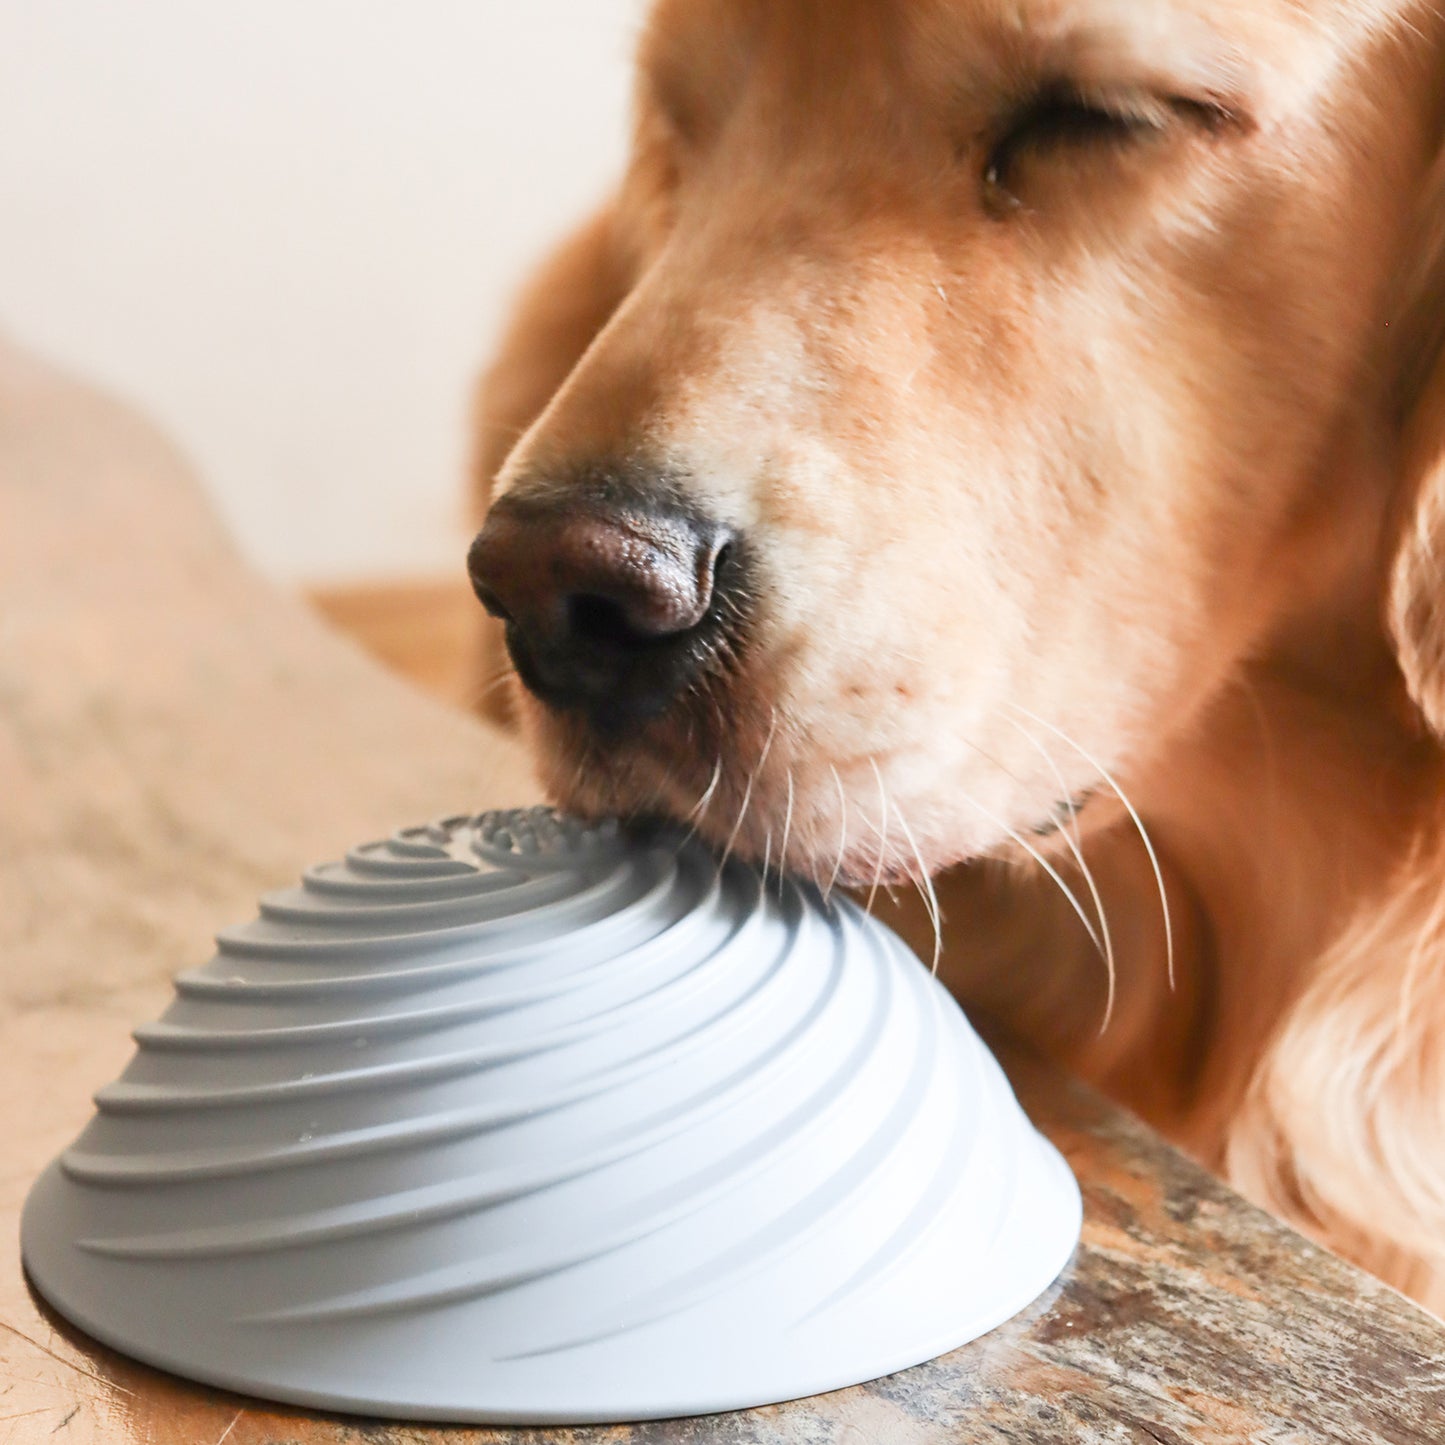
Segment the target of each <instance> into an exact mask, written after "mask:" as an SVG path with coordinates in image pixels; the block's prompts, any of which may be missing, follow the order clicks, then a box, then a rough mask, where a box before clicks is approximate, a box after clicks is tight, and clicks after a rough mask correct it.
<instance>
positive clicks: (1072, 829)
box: [1010, 719, 1119, 1036]
mask: <svg viewBox="0 0 1445 1445" xmlns="http://www.w3.org/2000/svg"><path fill="white" fill-rule="evenodd" d="M1012 721H1013V720H1012V719H1010V722H1012ZM1013 726H1014V727H1015V728H1017V729H1018V731H1019V732H1021V733H1022V734H1023V735H1024V737H1026V738H1027V739H1028V740H1029V742H1031V743H1032V744H1033V745H1034V747H1035V748H1037V749H1038V751H1039V752H1040V753H1041V754H1042V755H1043V759H1044V761H1045V762H1046V763H1047V764H1048V765H1049V768H1050V770H1051V771H1052V773H1053V775H1054V778H1055V780H1056V781H1057V783H1058V785H1059V796H1060V797H1062V798H1063V800H1064V808H1065V810H1066V811H1067V814H1068V823H1067V826H1066V827H1065V828H1064V829H1063V830H1062V836H1063V839H1064V845H1065V847H1067V848H1068V850H1069V852H1070V854H1072V856H1073V859H1074V862H1075V863H1076V864H1077V865H1078V869H1079V872H1080V873H1081V874H1082V875H1083V879H1084V885H1085V887H1087V888H1088V890H1089V897H1090V899H1091V900H1092V902H1093V905H1094V914H1095V916H1096V917H1097V918H1098V920H1099V932H1100V933H1101V934H1102V935H1103V938H1104V967H1105V968H1106V969H1107V970H1108V973H1109V980H1108V991H1107V993H1106V994H1105V997H1104V1019H1103V1022H1102V1023H1101V1024H1100V1025H1099V1033H1100V1035H1101V1036H1102V1035H1103V1034H1105V1033H1107V1032H1108V1030H1109V1025H1110V1024H1111V1023H1112V1022H1113V1020H1114V1004H1115V1001H1116V999H1117V995H1118V987H1119V974H1118V969H1117V968H1116V966H1115V962H1114V938H1113V934H1112V933H1111V932H1110V930H1109V915H1108V913H1107V912H1106V911H1105V909H1104V900H1103V898H1102V897H1101V896H1100V894H1099V885H1098V883H1097V882H1096V881H1095V878H1094V870H1093V869H1092V868H1090V867H1089V864H1088V862H1087V860H1086V859H1085V858H1084V841H1083V835H1082V834H1081V833H1080V831H1079V810H1078V809H1077V808H1076V807H1075V806H1074V800H1073V798H1072V796H1070V793H1069V785H1068V783H1067V782H1066V781H1065V780H1064V774H1063V769H1062V768H1060V767H1059V764H1058V761H1057V760H1056V759H1055V757H1054V755H1053V754H1052V753H1051V752H1050V751H1049V750H1048V749H1047V748H1046V747H1045V746H1044V745H1043V743H1041V742H1040V741H1039V739H1038V738H1036V737H1035V736H1034V735H1033V734H1032V733H1031V732H1030V731H1029V730H1028V729H1027V728H1026V727H1024V725H1023V724H1022V723H1018V722H1014V723H1013Z"/></svg>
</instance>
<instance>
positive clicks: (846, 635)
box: [472, 0, 1441, 881]
mask: <svg viewBox="0 0 1445 1445" xmlns="http://www.w3.org/2000/svg"><path fill="white" fill-rule="evenodd" d="M1419 8H1420V13H1419V14H1414V13H1405V7H1403V6H1402V5H1399V4H1391V3H1388V0H1380V3H1343V0H1341V3H1336V0H1318V3H1311V4H1309V5H1299V4H1297V3H1294V0H1237V3H1224V4H1221V3H1218V0H1210V3H1204V0H1024V3H1022V4H1019V3H1015V0H1008V3H1001V0H664V3H663V4H662V5H661V7H660V8H659V9H658V11H657V12H656V14H655V15H654V17H653V19H652V23H651V25H650V27H649V29H648V32H647V34H646V37H645V40H644V43H643V49H642V57H641V64H640V82H639V90H638V117H637V126H636V140H635V146H634V153H633V159H632V164H631V167H630V171H629V174H628V176H627V178H626V180H625V183H624V185H623V187H622V190H621V192H620V195H619V198H618V200H617V202H616V204H615V206H614V207H613V209H612V211H611V213H610V217H609V219H608V222H607V226H608V236H607V240H606V244H607V245H608V246H609V247H610V248H611V250H612V254H613V255H614V256H615V257H621V258H623V260H622V262H621V263H620V269H621V270H622V271H623V272H624V273H625V280H624V281H623V283H622V284H621V285H620V286H619V288H618V292H619V294H618V295H617V297H616V298H615V300H616V304H615V307H614V308H613V309H612V310H611V313H610V316H609V318H608V319H607V321H606V324H605V325H604V326H602V328H601V330H600V331H599V332H598V333H597V335H596V336H595V338H594V339H592V341H591V344H590V345H589V346H588V347H587V349H586V350H585V352H584V353H583V354H582V355H581V357H580V359H579V360H578V361H577V364H576V365H575V367H574V368H573V370H572V371H571V373H570V375H569V376H568V378H567V380H566V381H565V383H564V384H563V385H562V387H561V388H560V390H559V391H558V392H557V394H556V395H555V397H554V398H553V400H552V401H551V403H550V405H548V406H547V408H546V410H545V411H544V412H543V413H542V415H541V416H540V418H538V419H537V421H536V422H535V424H534V425H533V426H532V427H531V428H530V430H529V431H528V432H527V433H526V435H525V436H524V437H523V438H522V439H521V441H520V442H519V444H518V445H517V446H516V448H515V450H514V451H513V452H512V454H511V456H510V458H509V460H508V461H507V463H506V465H505V467H504V468H503V471H502V473H501V476H500V479H499V482H498V487H497V500H496V502H495V504H494V506H493V509H492V512H491V515H490V517H489V520H488V522H487V525H486V527H485V528H484V530H483V532H482V534H481V535H480V536H479V538H478V540H477V543H476V544H475V546H474V549H473V554H472V563H473V573H474V578H475V580H476V581H477V584H478V589H479V592H480V593H481V595H482V597H483V600H484V601H486V602H487V604H488V605H489V606H490V607H491V608H492V609H493V610H494V611H495V612H497V613H498V614H499V615H501V616H502V617H504V618H505V620H506V626H507V634H508V643H509V647H510V649H511V652H512V655H513V658H514V660H515V663H516V667H517V671H518V673H519V675H520V677H521V680H522V682H523V683H524V684H525V687H526V689H527V691H526V693H525V695H524V696H523V697H522V699H521V702H522V713H523V716H524V718H525V721H526V724H527V726H528V728H529V731H530V733H531V735H532V737H533V739H534V741H535V745H536V748H537V751H538V754H539V758H540V760H541V763H542V767H543V771H544V776H545V778H546V780H547V782H548V783H549V785H550V787H551V790H552V791H553V792H554V793H555V794H556V795H557V796H558V798H559V799H560V800H561V801H563V802H565V803H566V804H568V805H569V806H572V807H574V808H579V809H581V810H584V811H623V812H628V811H660V812H664V813H668V814H672V815H675V816H679V817H689V816H690V817H693V818H695V820H696V822H697V824H698V826H699V827H700V829H701V830H702V831H703V832H704V833H705V834H706V835H708V836H710V837H712V838H713V839H714V840H716V841H718V842H720V843H721V842H729V841H730V842H731V843H732V844H733V845H734V846H736V847H737V848H739V849H740V850H741V851H743V852H745V853H748V854H750V855H753V856H761V855H763V854H764V853H765V852H770V853H771V856H772V858H773V860H774V861H777V860H778V858H779V854H780V851H782V850H783V849H784V848H786V852H787V860H786V861H787V862H788V863H789V864H790V865H791V866H794V867H798V868H801V869H802V870H803V871H805V872H806V871H811V872H814V873H815V874H818V875H819V876H824V877H826V876H827V875H829V874H831V873H833V872H834V871H835V870H837V871H839V872H840V873H841V875H842V876H843V877H845V878H850V879H853V880H855V881H859V880H866V879H868V878H870V877H873V876H874V875H875V874H876V873H878V872H881V873H882V874H884V875H885V876H887V875H894V874H905V873H910V872H916V871H917V870H918V869H920V868H923V867H925V866H926V867H927V868H929V869H932V868H935V867H937V866H940V865H942V864H946V863H948V862H951V861H954V860H957V859H960V858H963V857H966V856H971V855H975V854H977V853H980V852H983V851H986V850H988V849H989V848H991V847H993V846H995V845H997V844H999V843H1001V842H1002V841H1003V840H1005V839H1007V838H1008V837H1010V836H1013V835H1016V834H1023V833H1025V832H1026V831H1028V830H1038V829H1046V828H1047V827H1048V825H1049V823H1050V820H1051V819H1052V818H1053V817H1054V815H1055V814H1056V811H1057V810H1058V808H1059V807H1060V805H1061V804H1063V803H1065V802H1066V800H1068V799H1069V798H1071V797H1075V796H1077V795H1081V794H1084V793H1087V792H1088V791H1089V790H1090V789H1091V788H1093V787H1094V786H1095V785H1096V784H1097V782H1098V781H1099V779H1100V778H1101V777H1102V776H1104V775H1105V774H1106V773H1107V772H1108V771H1109V770H1114V769H1117V770H1121V771H1122V772H1123V773H1124V774H1125V775H1127V776H1129V777H1131V778H1140V777H1143V776H1145V775H1146V774H1147V772H1148V770H1149V769H1150V768H1151V767H1156V766H1158V764H1159V760H1160V759H1161V758H1167V755H1168V748H1169V744H1170V742H1171V740H1173V739H1177V738H1179V737H1180V736H1181V735H1183V734H1184V733H1186V732H1187V730H1189V729H1190V728H1191V727H1192V726H1193V725H1194V724H1195V723H1196V721H1197V719H1198V717H1199V715H1200V712H1201V709H1203V708H1204V707H1205V706H1207V704H1208V702H1209V700H1210V699H1211V698H1212V697H1213V696H1214V695H1216V694H1217V692H1218V691H1219V689H1220V688H1221V687H1223V686H1224V685H1225V684H1226V682H1227V681H1228V679H1229V678H1230V677H1231V676H1232V675H1233V673H1234V672H1235V670H1236V669H1237V668H1238V667H1239V666H1240V664H1241V661H1242V660H1243V659H1246V658H1249V657H1251V656H1256V655H1258V654H1259V653H1260V652H1262V651H1266V650H1268V649H1270V648H1272V647H1280V646H1297V648H1298V649H1299V653H1300V657H1301V658H1302V659H1303V662H1302V665H1306V666H1307V665H1309V660H1310V657H1311V655H1312V649H1315V650H1320V649H1322V648H1324V647H1326V646H1327V644H1325V643H1323V642H1321V640H1320V639H1321V638H1323V637H1325V636H1326V635H1328V634H1329V632H1330V628H1331V627H1332V626H1333V622H1332V621H1331V619H1332V618H1334V616H1335V614H1336V613H1338V612H1339V611H1340V610H1341V609H1348V608H1349V607H1351V606H1353V605H1355V603H1356V602H1357V601H1358V597H1359V595H1360V594H1361V592H1362V590H1363V591H1365V592H1368V590H1369V589H1371V588H1374V589H1376V592H1377V593H1378V591H1379V590H1380V589H1381V588H1382V587H1383V580H1382V579H1383V573H1384V570H1385V564H1384V561H1383V554H1384V542H1385V539H1386V535H1387V532H1388V529H1389V528H1390V527H1391V526H1392V524H1393V520H1392V519H1393V517H1394V513H1393V511H1392V508H1394V507H1395V505H1396V503H1397V501H1398V493H1399V486H1398V481H1397V477H1398V472H1399V468H1398V465H1397V464H1398V454H1399V435H1398V433H1399V428H1398V427H1397V426H1396V425H1395V402H1396V393H1397V388H1398V385H1399V378H1398V375H1397V372H1398V370H1399V368H1398V366H1397V365H1396V364H1395V361H1394V359H1393V351H1392V348H1391V343H1390V339H1389V335H1388V331H1387V327H1388V323H1389V321H1390V320H1391V317H1392V316H1394V315H1396V314H1397V313H1396V311H1395V309H1394V308H1396V307H1397V306H1398V296H1397V295H1396V292H1395V290H1394V287H1393V281H1394V278H1395V276H1396V273H1397V272H1398V271H1399V270H1400V268H1401V266H1402V262H1403V259H1404V257H1405V256H1406V254H1407V252H1408V250H1409V248H1410V247H1411V246H1412V245H1413V244H1414V242H1413V240H1412V236H1413V232H1414V212H1415V206H1416V199H1417V197H1418V194H1419V192H1420V189H1421V186H1422V184H1423V178H1424V177H1425V175H1426V174H1427V172H1428V169H1429V165H1430V159H1431V156H1432V154H1433V151H1434V148H1435V147H1436V146H1437V144H1438V131H1439V126H1440V119H1441V118H1440V115H1439V114H1438V113H1437V109H1438V106H1439V102H1438V101H1437V100H1435V99H1432V97H1433V96H1434V94H1435V88H1434V87H1433V85H1432V69H1433V66H1434V54H1433V50H1434V45H1435V40H1434V38H1433V36H1434V32H1433V30H1431V27H1432V26H1435V25H1436V23H1437V22H1435V21H1433V20H1427V18H1426V9H1427V7H1425V6H1423V5H1422V6H1421V7H1419ZM1426 31H1429V32H1430V37H1429V38H1427V36H1426V34H1425V33H1424V32H1426ZM1427 52H1428V53H1427ZM613 269H614V270H617V269H619V267H614V268H613ZM1066 739H1067V741H1066Z"/></svg>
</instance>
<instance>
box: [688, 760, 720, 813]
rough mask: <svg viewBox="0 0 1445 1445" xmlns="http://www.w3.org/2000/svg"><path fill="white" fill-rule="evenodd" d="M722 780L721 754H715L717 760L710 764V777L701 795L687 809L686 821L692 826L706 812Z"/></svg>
mask: <svg viewBox="0 0 1445 1445" xmlns="http://www.w3.org/2000/svg"><path fill="white" fill-rule="evenodd" d="M721 780H722V754H721V753H719V754H718V755H717V762H715V763H714V764H713V766H712V777H711V779H710V780H709V782H708V785H707V787H705V788H704V789H703V790H702V796H701V797H699V798H698V800H697V802H695V803H694V804H693V805H692V807H691V808H690V809H688V814H687V821H688V822H689V823H692V824H693V825H694V827H695V826H696V825H697V824H698V823H700V822H701V821H702V816H703V814H704V813H706V812H707V809H708V804H709V803H711V802H712V795H713V794H714V793H715V792H717V785H718V783H719V782H720V781H721Z"/></svg>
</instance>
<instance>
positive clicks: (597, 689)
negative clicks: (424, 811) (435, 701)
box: [467, 492, 734, 729]
mask: <svg viewBox="0 0 1445 1445" xmlns="http://www.w3.org/2000/svg"><path fill="white" fill-rule="evenodd" d="M733 541H734V537H733V533H732V531H731V530H730V529H729V528H727V527H725V526H723V525H721V524H719V523H716V522H711V521H708V520H706V519H705V518H702V517H700V516H698V515H697V514H695V513H693V512H691V511H688V510H687V509H685V508H683V507H681V506H679V505H676V504H674V503H671V502H666V501H657V500H651V499H648V500H643V501H640V502H632V501H621V502H619V501H616V500H612V499H607V498H598V497H593V496H588V495H587V494H586V493H585V492H579V493H578V494H575V495H570V496H569V495H568V494H567V493H565V492H559V493H557V494H554V495H551V496H547V497H544V498H535V497H530V498H529V497H525V496H515V495H512V494H508V495H507V496H504V497H502V498H501V500H500V501H498V502H497V503H496V505H495V506H494V507H493V508H492V510H491V512H490V513H489V514H488V516H487V521H486V525H485V526H484V527H483V528H482V530H481V532H479V533H478V534H477V538H476V540H475V541H474V542H473V543H472V548H471V552H470V554H469V556H468V559H467V566H468V570H469V572H470V573H471V579H472V586H473V587H474V588H475V589H476V593H477V596H478V597H479V598H480V599H481V601H482V604H483V606H485V607H486V609H487V611H489V612H490V613H492V615H493V616H495V617H500V618H502V619H503V621H504V622H505V623H506V633H507V649H508V651H509V652H510V653H511V655H512V661H513V662H514V663H515V664H516V668H517V672H518V675H519V676H520V677H521V679H522V681H523V682H524V683H525V684H526V685H527V687H528V688H530V689H531V691H532V692H533V693H535V694H536V695H537V696H538V697H539V698H541V699H542V701H543V702H546V703H548V704H550V705H551V706H553V707H556V708H561V709H572V710H581V711H584V712H586V713H587V714H588V716H589V718H590V719H591V721H592V722H593V723H594V725H596V726H598V727H601V728H604V729H606V728H615V727H618V726H623V725H626V724H628V723H636V722H641V721H645V720H646V719H647V718H649V717H653V716H656V715H657V714H658V713H660V712H662V711H663V710H664V709H665V708H666V707H667V706H668V704H669V703H671V702H672V700H673V699H674V698H675V697H676V696H677V695H678V693H680V692H681V691H682V690H683V689H684V688H685V687H686V685H687V683H688V682H689V681H690V680H691V679H692V678H693V677H694V675H695V674H696V673H697V671H698V670H699V669H700V668H701V667H702V666H703V665H704V664H705V662H706V660H707V657H708V655H709V643H710V641H711V640H712V639H714V638H715V637H716V635H717V632H718V631H719V629H720V622H719V618H718V608H719V604H720V602H721V588H722V587H723V586H724V585H726V581H727V576H728V574H729V573H730V571H731V570H732V566H733V561H734V559H733V558H732V555H731V554H732V550H733V546H732V544H733Z"/></svg>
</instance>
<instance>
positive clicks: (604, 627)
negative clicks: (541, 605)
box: [567, 592, 647, 647]
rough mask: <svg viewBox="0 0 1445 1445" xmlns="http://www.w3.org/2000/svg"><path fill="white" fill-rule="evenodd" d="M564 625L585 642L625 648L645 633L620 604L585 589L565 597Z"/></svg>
mask: <svg viewBox="0 0 1445 1445" xmlns="http://www.w3.org/2000/svg"><path fill="white" fill-rule="evenodd" d="M567 625H568V627H569V628H570V629H571V632H572V635H573V636H574V637H576V638H578V639H580V640H581V641H584V642H600V643H610V644H612V645H614V646H623V647H626V646H632V645H635V644H636V643H638V642H642V641H645V640H647V634H646V633H643V632H640V631H639V630H638V629H637V628H636V627H634V626H633V624H632V623H631V622H630V621H629V620H628V616H627V611H626V609H625V608H624V607H623V606H622V604H621V603H619V602H614V601H613V600H612V598H610V597H597V596H593V595H592V594H590V593H586V592H583V593H579V594H577V595H576V596H573V597H569V598H568V599H567Z"/></svg>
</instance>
